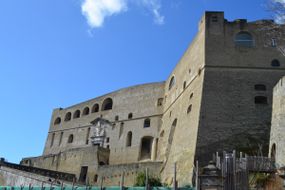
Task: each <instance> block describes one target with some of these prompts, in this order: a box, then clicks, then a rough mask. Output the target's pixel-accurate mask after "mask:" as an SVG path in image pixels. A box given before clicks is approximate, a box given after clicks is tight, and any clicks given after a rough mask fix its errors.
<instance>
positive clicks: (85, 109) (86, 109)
mask: <svg viewBox="0 0 285 190" xmlns="http://www.w3.org/2000/svg"><path fill="white" fill-rule="evenodd" d="M88 114H89V107H85V108H84V110H83V113H82V115H88Z"/></svg>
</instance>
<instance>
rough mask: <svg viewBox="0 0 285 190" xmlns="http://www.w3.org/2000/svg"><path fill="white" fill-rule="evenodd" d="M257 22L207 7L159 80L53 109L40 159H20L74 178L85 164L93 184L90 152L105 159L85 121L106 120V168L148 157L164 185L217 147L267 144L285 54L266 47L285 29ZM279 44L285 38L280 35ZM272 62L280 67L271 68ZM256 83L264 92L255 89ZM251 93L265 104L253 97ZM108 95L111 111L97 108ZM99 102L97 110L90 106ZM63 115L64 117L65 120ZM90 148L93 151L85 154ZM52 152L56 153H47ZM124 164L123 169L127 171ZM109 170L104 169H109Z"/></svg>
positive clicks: (184, 180) (182, 178) (182, 177)
mask: <svg viewBox="0 0 285 190" xmlns="http://www.w3.org/2000/svg"><path fill="white" fill-rule="evenodd" d="M259 23H260V22H250V23H248V22H246V20H237V21H233V22H229V21H227V20H225V19H224V13H223V12H206V14H205V15H204V16H203V17H202V19H201V21H200V23H199V30H198V33H197V35H196V37H195V39H194V40H193V42H192V43H191V45H190V46H189V48H188V49H187V50H186V52H185V53H184V55H183V56H182V58H181V60H180V61H179V63H178V64H177V66H176V67H175V69H174V70H173V72H172V73H171V74H170V76H169V77H168V79H167V80H166V81H165V82H161V83H152V84H146V85H139V86H134V87H130V88H125V89H121V90H118V91H115V92H112V93H110V94H106V95H104V96H101V97H97V98H95V99H92V100H88V101H86V102H83V103H80V104H77V105H74V106H71V107H68V108H64V109H61V108H59V109H55V110H54V111H53V114H52V118H51V123H50V129H49V134H48V137H47V140H46V145H45V149H44V154H43V156H42V157H40V158H36V159H25V160H28V161H26V162H27V164H29V162H31V164H33V165H37V166H40V165H42V167H46V168H48V169H55V170H61V171H66V172H72V173H75V174H76V175H77V176H78V177H79V176H80V171H81V168H82V167H86V166H88V173H87V177H88V178H89V179H90V181H92V180H91V179H93V178H95V176H96V175H97V176H98V175H99V172H100V171H103V170H102V167H101V170H100V167H99V164H100V161H99V159H97V158H95V157H92V155H93V156H94V155H98V156H99V157H100V156H101V155H103V159H106V157H107V156H106V155H105V154H104V153H102V154H101V152H100V151H99V152H98V150H95V149H94V150H93V149H92V146H93V145H92V144H91V141H90V137H91V135H92V134H93V133H94V126H92V125H91V124H90V122H91V121H93V120H95V119H97V118H103V119H106V120H108V121H109V122H110V123H111V124H112V126H110V127H107V128H106V131H105V132H106V141H105V143H104V144H103V147H104V148H106V149H109V151H110V153H109V157H108V164H109V166H106V168H107V169H108V168H109V169H110V168H111V169H110V172H112V171H116V172H121V171H122V167H119V166H118V165H121V164H123V165H128V164H129V167H130V168H132V166H133V165H135V164H137V163H141V162H145V161H148V162H153V164H154V165H155V167H154V168H158V166H161V167H160V170H159V172H160V175H161V178H162V180H163V182H166V183H167V182H168V183H172V182H173V178H172V177H173V165H174V163H175V162H176V163H177V171H178V173H177V180H178V181H179V185H180V186H183V185H188V184H191V182H192V174H193V171H192V170H193V165H194V160H195V159H199V160H200V163H201V164H202V165H203V163H208V161H209V160H211V154H212V153H214V152H216V151H222V150H232V149H237V150H243V151H244V150H247V151H249V150H248V149H250V150H251V149H252V148H257V147H258V146H259V145H263V146H265V147H267V144H268V141H269V129H270V120H271V111H272V107H271V103H272V102H271V100H272V89H273V86H274V85H275V84H276V83H277V81H278V80H279V79H280V78H281V77H282V76H283V75H284V74H285V65H284V64H283V63H284V62H285V59H284V56H283V55H282V54H281V52H280V51H279V50H278V48H277V47H272V46H271V40H272V38H273V37H274V36H275V33H274V32H277V33H280V32H281V33H282V34H284V30H283V29H282V27H280V28H279V29H277V31H273V33H272V32H271V34H268V33H267V32H268V31H266V30H264V24H265V25H266V23H267V24H272V23H270V22H269V21H268V22H262V23H263V25H260V24H259ZM278 30H280V31H278ZM241 31H242V32H245V31H246V32H247V34H249V35H251V36H252V38H253V40H252V41H251V42H252V47H241V46H240V45H238V43H237V42H235V37H236V34H238V33H239V32H241ZM239 43H241V42H239ZM277 43H278V44H284V43H285V42H284V39H283V38H280V39H277ZM274 59H278V60H279V62H280V63H281V65H280V66H274V67H273V66H272V65H271V61H272V60H274ZM255 85H263V86H264V87H265V89H263V90H260V89H256V88H255ZM256 97H262V98H263V100H264V99H265V100H266V101H264V102H262V103H260V102H255V99H256ZM109 98H111V99H112V103H113V105H112V109H109V110H102V107H104V106H106V105H107V104H108V103H106V100H110V99H109ZM97 104H98V106H99V109H98V111H97V108H96V109H93V106H94V105H97ZM108 106H110V105H108ZM108 106H107V107H108ZM87 107H88V108H89V111H90V113H88V114H87V112H86V110H88V109H87ZM77 110H79V111H77ZM95 110H96V112H93V111H95ZM78 112H80V115H77V114H78ZM68 113H70V115H68ZM130 113H131V115H130ZM66 116H68V117H70V119H68V120H69V121H65V118H66ZM78 116H79V117H78ZM68 117H67V118H68ZM76 117H78V118H76ZM146 119H150V127H144V121H145V120H146ZM104 134H105V133H104ZM71 135H72V136H71ZM130 137H131V140H130ZM88 149H90V150H92V151H90V152H86V150H88ZM75 150H76V151H75ZM264 151H265V152H266V150H264ZM102 152H103V151H102ZM54 155H61V156H60V158H59V156H55V157H54V158H53V156H54ZM104 155H105V156H104ZM145 158H147V159H145ZM25 160H24V162H23V164H25ZM29 160H30V161H29ZM58 160H60V162H58ZM83 160H85V161H83ZM160 162H162V164H161V163H160ZM54 163H57V164H54ZM158 163H159V164H158ZM105 164H107V163H105ZM116 167H118V168H116ZM129 167H128V166H126V167H123V168H124V169H125V170H126V172H128V171H129V172H130V173H132V170H129ZM139 167H141V168H140V169H145V167H146V166H145V165H140V166H139ZM120 168H121V169H120ZM107 169H106V170H104V172H105V173H108V172H109V171H108V170H107ZM100 175H102V176H103V174H100ZM133 177H134V176H133V174H132V175H129V177H128V176H126V181H128V183H129V182H131V181H133ZM117 181H118V179H117V178H116V179H115V180H110V181H109V182H110V183H109V182H108V184H112V183H114V184H112V185H118V182H117Z"/></svg>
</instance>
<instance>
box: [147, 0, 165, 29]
mask: <svg viewBox="0 0 285 190" xmlns="http://www.w3.org/2000/svg"><path fill="white" fill-rule="evenodd" d="M142 1H143V5H144V6H145V7H146V8H147V9H149V10H150V11H151V12H152V14H153V19H154V23H156V24H159V25H161V24H164V16H162V15H161V13H160V8H161V2H160V0H142Z"/></svg>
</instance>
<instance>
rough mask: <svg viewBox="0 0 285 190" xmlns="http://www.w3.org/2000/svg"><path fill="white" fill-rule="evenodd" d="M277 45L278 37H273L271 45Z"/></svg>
mask: <svg viewBox="0 0 285 190" xmlns="http://www.w3.org/2000/svg"><path fill="white" fill-rule="evenodd" d="M276 46H277V41H276V38H272V39H271V47H276Z"/></svg>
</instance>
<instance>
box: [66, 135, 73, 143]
mask: <svg viewBox="0 0 285 190" xmlns="http://www.w3.org/2000/svg"><path fill="white" fill-rule="evenodd" d="M67 142H68V143H73V135H72V134H71V135H69V137H68V141H67Z"/></svg>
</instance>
